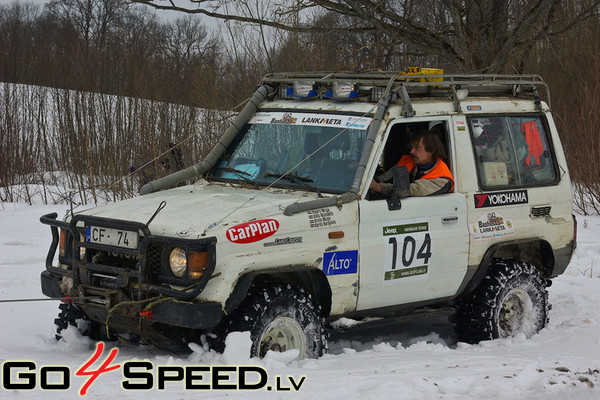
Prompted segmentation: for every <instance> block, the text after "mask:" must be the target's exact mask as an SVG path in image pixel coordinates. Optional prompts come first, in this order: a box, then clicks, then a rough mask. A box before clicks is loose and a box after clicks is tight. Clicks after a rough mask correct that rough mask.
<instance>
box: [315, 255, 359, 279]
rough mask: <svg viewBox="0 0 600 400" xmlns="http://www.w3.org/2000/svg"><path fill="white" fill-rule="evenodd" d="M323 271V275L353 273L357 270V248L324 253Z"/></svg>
mask: <svg viewBox="0 0 600 400" xmlns="http://www.w3.org/2000/svg"><path fill="white" fill-rule="evenodd" d="M323 272H325V275H342V274H355V273H356V272H358V250H350V251H333V252H330V253H324V254H323Z"/></svg>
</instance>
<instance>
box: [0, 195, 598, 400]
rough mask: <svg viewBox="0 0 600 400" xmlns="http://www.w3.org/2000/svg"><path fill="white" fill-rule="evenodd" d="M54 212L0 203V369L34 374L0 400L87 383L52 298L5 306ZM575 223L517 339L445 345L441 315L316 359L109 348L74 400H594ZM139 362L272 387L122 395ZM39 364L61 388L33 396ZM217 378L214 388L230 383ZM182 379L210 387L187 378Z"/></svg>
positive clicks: (592, 311) (590, 227) (587, 272)
mask: <svg viewBox="0 0 600 400" xmlns="http://www.w3.org/2000/svg"><path fill="white" fill-rule="evenodd" d="M65 210H66V206H64V205H63V206H40V205H38V206H27V205H24V204H11V203H9V204H7V203H0V321H2V323H1V328H0V339H1V340H0V362H2V364H3V369H5V368H6V367H7V364H5V362H6V361H30V362H34V363H35V365H36V369H35V371H28V370H27V368H17V369H15V370H14V371H13V374H12V375H13V376H12V378H11V382H13V383H22V382H26V381H27V380H28V379H29V378H28V376H30V375H27V374H23V373H28V372H35V375H32V376H35V377H36V386H37V388H36V389H35V390H31V391H27V390H6V389H5V387H6V382H5V381H4V380H3V381H2V382H3V385H2V386H3V389H2V390H1V391H0V398H15V399H39V398H41V397H43V398H44V399H66V398H76V397H78V396H79V391H80V388H81V387H82V386H83V385H84V383H85V382H86V380H87V378H86V377H80V376H76V374H75V373H76V371H78V370H79V369H80V367H81V366H82V365H84V364H85V363H86V362H87V361H88V359H90V357H92V355H93V354H94V351H95V345H94V344H92V343H90V342H87V341H86V340H85V338H78V337H77V336H76V335H72V337H71V342H74V343H65V342H56V341H55V340H54V327H53V320H54V318H55V316H56V314H57V306H58V304H57V302H56V301H35V302H34V301H30V302H5V300H14V299H41V298H43V297H44V296H43V295H42V293H41V289H40V279H39V276H40V273H41V272H42V270H43V269H44V260H45V257H46V253H47V249H48V246H49V243H50V230H49V228H48V227H47V226H44V225H42V224H40V222H39V217H40V216H41V215H42V214H45V213H49V212H57V213H58V214H59V215H63V214H64V212H65ZM578 221H579V233H578V240H579V247H578V249H577V252H576V254H575V257H574V258H573V261H572V263H571V265H570V266H569V268H568V270H567V272H566V273H565V274H564V275H563V276H560V277H559V278H557V279H555V280H554V284H553V285H552V286H551V287H550V288H549V292H550V301H551V303H552V305H553V308H552V310H551V311H550V324H549V326H548V327H547V328H546V329H544V330H543V331H542V332H540V333H539V334H537V335H535V336H534V337H532V338H531V339H529V340H527V339H524V338H520V337H517V338H514V339H510V340H494V341H490V342H484V343H481V344H478V345H467V344H464V343H456V339H455V336H454V334H453V333H452V325H451V324H450V323H449V322H448V321H447V320H446V319H432V320H429V321H426V322H419V323H410V324H403V325H399V326H394V327H392V328H389V327H388V328H386V329H371V330H366V331H363V330H361V331H356V332H353V333H343V334H335V335H333V337H332V339H331V342H330V353H329V354H328V355H325V356H323V357H321V358H320V359H318V360H304V361H300V362H295V361H293V362H287V361H286V359H285V358H286V355H287V354H285V353H284V354H283V356H282V355H279V357H273V358H269V357H267V358H266V359H264V360H257V359H249V358H248V356H247V354H248V344H247V340H248V339H247V337H246V336H245V335H244V334H237V335H235V336H233V335H230V337H229V338H228V339H229V340H228V344H227V348H226V351H225V353H224V354H223V355H221V354H216V353H214V352H211V351H205V350H203V348H202V347H201V346H195V347H194V350H195V351H194V352H193V353H191V354H190V355H175V354H170V353H167V352H164V351H161V350H157V349H155V348H152V347H147V346H133V345H119V346H118V349H119V352H118V354H117V356H116V358H115V359H114V361H113V362H112V363H111V364H110V365H116V364H119V365H121V368H119V369H118V370H115V371H112V372H107V373H105V374H102V375H101V376H100V377H99V378H98V379H97V380H96V381H94V382H93V383H92V384H91V386H90V387H89V388H88V389H87V395H86V396H85V398H91V399H107V398H116V397H117V396H124V397H125V398H152V399H154V398H164V399H185V398H211V399H213V398H233V399H238V398H239V399H242V398H243V399H263V398H274V399H280V398H288V397H292V398H299V399H317V398H318V399H349V398H350V399H411V400H418V399H461V400H468V399H489V398H496V399H510V400H515V399H544V400H550V399H561V400H562V399H567V398H572V399H600V307H598V304H600V217H582V216H580V217H579V218H578ZM71 333H72V332H69V334H71ZM108 346H109V347H112V346H114V344H108ZM108 353H109V352H108V350H105V351H104V354H103V355H102V357H101V358H100V359H99V360H98V362H97V363H95V364H94V365H93V366H92V367H90V368H88V370H94V369H96V368H97V367H98V366H99V365H100V364H101V363H102V362H103V361H104V360H105V359H106V358H107V357H108ZM141 360H146V361H150V362H151V363H152V364H151V365H152V367H153V368H152V370H151V371H152V372H153V373H155V379H156V376H157V374H158V372H157V371H158V369H159V366H164V365H169V366H181V367H185V366H192V365H194V366H212V367H217V366H222V365H236V366H241V365H250V366H259V367H261V368H262V369H264V370H265V371H267V372H268V386H271V389H272V390H271V391H267V390H266V387H265V388H263V389H261V390H254V391H235V390H219V391H208V390H201V389H200V390H188V391H186V390H184V383H182V382H167V383H166V386H165V389H164V390H158V389H151V390H138V391H131V390H129V391H126V390H125V389H123V388H122V381H124V380H126V378H125V377H124V376H123V374H122V371H123V364H125V363H132V362H134V361H141ZM8 365H10V364H8ZM45 365H46V366H48V365H53V366H56V365H59V366H67V367H68V368H69V369H68V371H69V377H70V384H69V386H70V389H68V390H47V391H44V392H42V390H41V389H40V388H39V386H40V382H41V380H42V378H47V383H48V384H50V385H53V384H54V385H59V384H61V383H62V379H61V377H62V376H63V375H62V374H61V373H60V372H56V371H53V370H48V371H50V372H48V371H46V372H48V373H42V371H41V368H42V366H45ZM130 365H132V366H133V365H134V364H130ZM140 371H141V370H140ZM215 371H216V370H213V377H214V374H215ZM17 373H21V376H20V377H18V376H17ZM198 374H199V373H198V372H196V375H198ZM221 374H225V375H229V376H231V377H232V381H234V380H235V377H236V376H237V375H235V374H232V373H231V372H221ZM258 376H259V375H258V374H257V373H255V374H254V375H252V374H250V375H249V376H248V380H249V382H250V383H252V382H253V381H254V382H255V381H257V380H258ZM303 377H304V379H302V378H303ZM19 378H20V379H19ZM290 378H291V380H290ZM0 379H5V378H4V376H0ZM204 379H208V378H207V376H204ZM226 380H227V378H226ZM226 380H225V381H221V383H230V382H227V381H226ZM142 381H143V380H139V379H138V380H131V382H133V383H136V382H137V383H140V382H142ZM192 383H195V384H203V383H210V381H199V380H197V378H196V380H195V381H193V382H192ZM300 383H301V386H300V389H299V390H298V391H294V390H293V389H292V385H293V384H296V386H298V385H299V384H300ZM278 388H279V389H283V388H288V389H292V390H290V391H277V389H278Z"/></svg>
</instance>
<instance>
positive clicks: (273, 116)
mask: <svg viewBox="0 0 600 400" xmlns="http://www.w3.org/2000/svg"><path fill="white" fill-rule="evenodd" d="M430 72H431V71H430ZM416 73H417V75H415V73H413V74H407V73H389V72H388V73H384V72H378V73H342V74H340V73H331V74H324V73H281V74H272V75H268V76H266V77H265V78H264V79H263V80H262V82H261V84H260V86H259V87H258V89H257V90H256V92H255V93H254V95H253V96H252V98H251V100H250V101H249V102H248V103H247V105H246V106H245V108H244V109H243V110H242V112H241V113H240V114H239V115H238V116H237V118H236V119H235V120H234V121H233V123H232V125H231V127H230V128H229V130H227V131H226V132H225V134H224V135H223V137H222V138H221V140H220V141H219V143H218V144H217V145H216V146H215V147H214V149H213V150H212V151H211V152H210V154H209V155H208V156H207V157H206V158H205V159H204V160H203V161H202V162H200V163H198V164H196V165H194V166H192V167H190V168H187V169H185V170H182V171H179V172H176V173H174V174H172V175H169V176H167V177H165V178H162V179H160V180H157V181H154V182H151V183H149V184H147V185H145V186H144V187H143V188H142V191H141V194H142V195H141V196H139V197H136V198H132V199H129V200H125V201H121V202H118V203H114V204H108V205H105V206H102V207H97V208H92V209H89V210H86V211H82V212H77V213H72V212H71V213H70V214H69V215H67V216H66V217H65V219H64V220H63V221H60V220H57V215H56V214H51V215H45V216H43V217H42V218H41V221H42V222H43V223H44V224H48V225H50V226H51V230H52V234H53V241H52V245H51V248H50V252H49V254H48V257H47V261H46V270H45V271H44V272H43V273H42V276H41V279H42V289H43V292H44V294H45V295H47V296H50V297H53V298H63V299H65V300H64V301H63V303H61V305H60V313H59V318H58V319H57V320H56V323H57V325H58V334H57V335H58V336H59V337H60V332H61V331H62V330H63V329H65V328H66V327H67V326H68V325H69V324H71V325H74V324H76V323H78V327H79V328H80V330H81V331H82V332H83V333H84V334H86V335H89V336H91V337H92V338H95V339H105V340H106V339H114V338H127V339H129V340H139V341H141V342H146V343H154V344H156V345H158V346H174V345H185V344H186V343H188V342H190V341H196V342H199V341H200V340H201V336H202V335H204V334H207V333H208V334H209V335H208V337H209V338H210V337H212V339H213V340H212V342H213V344H214V345H215V346H216V347H217V348H218V347H219V346H221V347H222V343H223V338H224V337H225V336H226V334H227V333H228V332H231V331H250V332H251V338H252V341H253V346H252V355H253V356H258V357H262V356H264V355H265V354H266V352H267V351H268V350H273V351H286V350H292V349H297V350H298V358H303V357H318V356H320V355H321V354H322V353H323V352H324V351H326V349H327V325H326V324H327V323H328V322H330V321H333V320H335V319H338V318H340V317H349V318H353V319H357V320H360V319H361V318H363V317H384V318H385V317H395V318H398V317H401V319H406V318H412V317H423V316H424V315H425V314H435V315H438V314H439V315H443V314H445V315H450V314H452V315H453V317H454V318H453V319H454V321H455V322H456V326H457V333H458V336H459V338H460V340H462V341H467V342H478V341H481V340H488V339H494V338H503V337H509V336H514V335H516V334H524V335H525V336H527V337H529V336H531V335H533V334H535V333H536V332H538V331H539V330H540V329H542V328H543V327H544V326H545V325H546V323H547V318H548V315H547V314H548V310H549V304H548V295H547V291H546V288H547V286H549V285H550V284H551V279H552V278H553V277H556V276H557V275H559V274H561V273H562V272H563V271H564V270H565V268H566V267H567V265H568V263H569V260H570V258H571V254H572V252H573V249H574V248H575V245H576V242H575V228H576V226H575V224H576V222H575V219H574V217H573V216H572V197H571V182H570V179H569V174H568V169H567V163H566V161H565V157H564V154H563V150H562V147H561V143H560V140H559V136H558V134H557V131H556V127H555V125H554V122H553V120H552V116H551V114H550V108H549V105H548V104H549V93H548V90H547V87H546V85H545V84H544V82H543V81H542V80H541V78H539V77H538V76H533V75H519V76H516V75H515V76H497V75H495V76H486V75H438V74H430V75H418V71H417V72H416ZM538 89H542V95H543V96H545V98H546V99H547V102H544V101H541V100H540V97H539V94H538ZM432 127H437V129H436V131H438V132H443V133H442V134H440V138H439V139H440V140H441V142H442V143H443V145H444V147H445V149H446V152H447V154H448V158H447V160H446V163H447V165H448V166H449V168H450V170H451V172H452V174H453V176H454V180H455V186H454V189H453V190H452V191H451V192H449V193H445V194H439V195H432V196H426V197H403V193H406V185H405V183H403V182H405V179H404V177H405V172H403V171H402V169H401V168H398V169H396V170H395V172H394V176H395V182H394V185H395V186H394V191H393V193H392V196H391V197H390V198H388V199H381V198H378V197H377V196H375V195H374V194H373V193H370V192H369V185H370V183H371V182H372V180H373V179H374V178H375V179H376V178H377V175H378V174H379V173H380V172H381V171H382V169H384V170H387V169H389V168H391V167H393V166H394V165H396V163H397V162H398V160H399V159H400V157H401V156H402V155H405V154H408V151H409V148H408V145H409V143H410V138H411V135H412V134H413V133H415V132H419V131H423V130H429V129H431V128H432ZM440 128H441V129H440ZM396 172H397V173H396ZM192 180H195V182H194V183H193V184H188V185H186V186H181V183H182V182H190V181H192ZM168 187H173V188H171V189H168V190H162V189H166V188H168ZM57 249H58V250H59V254H58V263H57V264H56V262H55V261H56V260H55V253H56V251H57ZM80 320H83V321H87V323H85V324H82V323H81V322H82V321H80Z"/></svg>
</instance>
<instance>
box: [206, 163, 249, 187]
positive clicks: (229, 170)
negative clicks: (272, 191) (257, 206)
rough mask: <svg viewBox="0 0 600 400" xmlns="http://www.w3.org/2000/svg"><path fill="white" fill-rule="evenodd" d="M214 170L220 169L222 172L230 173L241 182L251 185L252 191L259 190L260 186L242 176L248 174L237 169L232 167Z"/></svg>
mask: <svg viewBox="0 0 600 400" xmlns="http://www.w3.org/2000/svg"><path fill="white" fill-rule="evenodd" d="M215 169H222V170H224V171H227V172H231V173H232V174H234V175H235V176H237V177H238V178H240V179H241V180H242V181H244V182H246V183H249V184H250V185H252V186H253V187H254V189H260V185H259V184H258V183H256V182H254V181H253V180H252V179H250V178H248V177H247V176H244V175H248V176H250V174H249V173H247V172H246V171H242V170H239V169H237V168H233V167H216V168H215Z"/></svg>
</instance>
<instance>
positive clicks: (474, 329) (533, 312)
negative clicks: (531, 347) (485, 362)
mask: <svg viewBox="0 0 600 400" xmlns="http://www.w3.org/2000/svg"><path fill="white" fill-rule="evenodd" d="M549 309H550V306H549V303H548V291H547V290H546V281H545V280H544V279H543V278H542V276H541V274H540V271H539V270H538V269H537V268H535V266H533V265H531V264H529V263H527V262H524V261H519V260H507V259H499V258H497V259H494V260H492V264H491V265H490V267H489V270H488V275H487V276H486V277H485V278H484V279H483V281H482V282H481V284H480V285H479V286H478V287H477V288H476V289H475V291H474V292H473V293H471V294H470V295H469V296H467V298H465V299H462V300H461V302H460V303H459V305H458V310H457V316H456V332H457V334H458V337H459V340H461V341H464V342H467V343H478V342H480V341H482V340H490V339H498V338H508V337H514V336H516V335H518V334H523V335H525V337H527V338H530V337H531V336H533V335H534V334H536V333H538V332H539V331H540V330H541V329H542V328H544V327H545V326H546V324H547V322H548V311H549Z"/></svg>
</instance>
